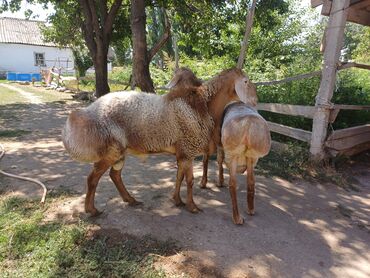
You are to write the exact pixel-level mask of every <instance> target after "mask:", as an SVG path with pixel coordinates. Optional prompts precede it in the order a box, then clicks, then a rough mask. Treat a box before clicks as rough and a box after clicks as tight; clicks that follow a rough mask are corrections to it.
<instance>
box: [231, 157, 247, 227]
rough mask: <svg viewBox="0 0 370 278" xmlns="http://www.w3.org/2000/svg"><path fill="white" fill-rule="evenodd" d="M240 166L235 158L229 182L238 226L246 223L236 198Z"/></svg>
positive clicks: (232, 162) (234, 215)
mask: <svg viewBox="0 0 370 278" xmlns="http://www.w3.org/2000/svg"><path fill="white" fill-rule="evenodd" d="M237 166H238V160H237V159H235V158H233V159H232V160H231V162H230V169H229V170H230V181H229V191H230V196H231V203H232V206H233V221H234V223H235V224H237V225H242V224H243V223H244V219H243V217H241V216H240V215H239V210H238V199H237V196H236V170H237Z"/></svg>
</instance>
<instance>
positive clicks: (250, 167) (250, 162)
mask: <svg viewBox="0 0 370 278" xmlns="http://www.w3.org/2000/svg"><path fill="white" fill-rule="evenodd" d="M254 164H255V163H254V159H253V158H249V157H248V158H247V202H248V213H249V214H250V215H253V214H254V191H255V189H254V187H255V186H254V185H255V178H254Z"/></svg>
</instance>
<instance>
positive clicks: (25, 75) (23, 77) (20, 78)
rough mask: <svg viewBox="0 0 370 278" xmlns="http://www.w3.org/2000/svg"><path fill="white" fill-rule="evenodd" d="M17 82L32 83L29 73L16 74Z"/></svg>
mask: <svg viewBox="0 0 370 278" xmlns="http://www.w3.org/2000/svg"><path fill="white" fill-rule="evenodd" d="M17 81H29V82H31V81H32V78H31V74H30V73H17Z"/></svg>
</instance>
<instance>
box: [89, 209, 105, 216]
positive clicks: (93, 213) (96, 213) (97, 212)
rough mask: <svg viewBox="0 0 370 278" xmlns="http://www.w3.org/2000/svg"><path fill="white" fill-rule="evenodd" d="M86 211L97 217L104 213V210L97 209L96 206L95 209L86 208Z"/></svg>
mask: <svg viewBox="0 0 370 278" xmlns="http://www.w3.org/2000/svg"><path fill="white" fill-rule="evenodd" d="M86 213H90V216H91V217H97V216H99V215H100V214H102V213H103V212H102V211H99V210H97V209H96V208H93V209H86Z"/></svg>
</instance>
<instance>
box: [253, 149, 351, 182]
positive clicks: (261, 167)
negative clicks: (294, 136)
mask: <svg viewBox="0 0 370 278" xmlns="http://www.w3.org/2000/svg"><path fill="white" fill-rule="evenodd" d="M335 164H338V163H336V161H331V163H329V162H326V163H325V164H321V165H316V164H314V163H312V162H311V161H310V159H309V153H308V148H307V147H302V146H300V145H299V144H295V143H288V144H287V148H286V149H284V150H282V151H277V150H271V151H270V153H269V154H268V155H267V156H265V157H263V158H261V159H259V160H258V163H257V166H256V171H257V173H258V174H261V175H266V176H278V177H281V178H284V179H287V180H290V181H292V180H294V179H297V178H299V179H304V180H307V181H310V182H322V183H325V182H331V183H334V184H336V185H338V186H340V187H343V188H346V189H348V188H351V189H355V188H354V187H353V186H352V185H351V183H350V180H349V175H347V174H346V171H338V170H337V169H336V165H335Z"/></svg>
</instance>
